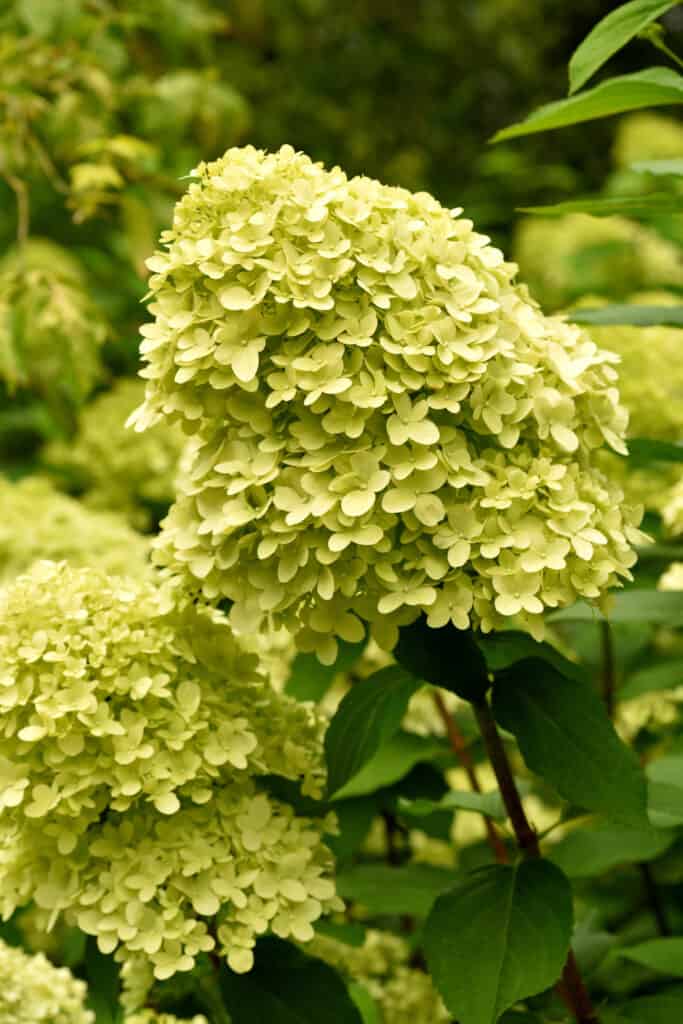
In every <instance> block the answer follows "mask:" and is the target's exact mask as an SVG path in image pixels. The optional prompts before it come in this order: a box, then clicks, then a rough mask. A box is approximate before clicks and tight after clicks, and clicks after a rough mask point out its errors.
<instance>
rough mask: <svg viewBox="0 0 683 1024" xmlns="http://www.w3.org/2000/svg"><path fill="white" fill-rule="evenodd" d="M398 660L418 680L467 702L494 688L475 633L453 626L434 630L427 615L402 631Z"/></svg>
mask: <svg viewBox="0 0 683 1024" xmlns="http://www.w3.org/2000/svg"><path fill="white" fill-rule="evenodd" d="M394 657H395V658H396V660H397V661H398V662H399V664H400V665H403V666H404V668H406V669H408V671H409V672H412V673H413V675H415V676H417V678H418V679H423V680H425V682H428V683H432V684H433V685H434V686H441V687H443V689H444V690H450V691H451V692H452V693H457V695H458V696H459V697H462V698H463V700H481V698H482V697H483V696H484V695H485V694H486V691H487V690H488V689H489V686H490V683H489V678H488V671H487V668H486V661H485V660H484V656H483V654H482V653H481V651H480V650H479V647H478V645H477V641H476V639H475V637H474V633H473V632H472V631H471V630H463V629H456V628H455V626H453V625H450V624H449V625H447V626H442V627H441V628H440V629H430V627H429V626H428V625H427V620H426V618H425V616H424V615H423V616H421V617H420V618H419V619H418V620H417V622H413V623H412V624H411V625H410V626H404V627H403V628H402V629H401V631H400V636H399V641H398V645H397V646H396V650H395V651H394Z"/></svg>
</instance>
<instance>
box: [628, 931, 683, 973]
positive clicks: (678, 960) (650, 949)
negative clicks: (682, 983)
mask: <svg viewBox="0 0 683 1024" xmlns="http://www.w3.org/2000/svg"><path fill="white" fill-rule="evenodd" d="M619 956H622V957H624V959H626V960H633V961H634V963H637V964H642V965H643V967H651V968H652V970H653V971H662V972H663V973H664V974H671V975H673V976H674V977H675V978H683V938H666V939H650V940H649V941H648V942H641V943H639V944H638V945H637V946H629V948H628V949H620V950H619Z"/></svg>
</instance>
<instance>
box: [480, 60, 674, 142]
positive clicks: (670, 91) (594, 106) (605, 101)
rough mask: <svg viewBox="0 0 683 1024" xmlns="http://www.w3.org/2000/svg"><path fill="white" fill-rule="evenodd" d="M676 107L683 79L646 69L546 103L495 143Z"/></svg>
mask: <svg viewBox="0 0 683 1024" xmlns="http://www.w3.org/2000/svg"><path fill="white" fill-rule="evenodd" d="M673 103H683V77H681V75H678V74H677V73H676V72H675V71H672V70H671V68H667V67H652V68H645V70H643V71H636V72H634V73H633V74H630V75H618V76H617V77H616V78H609V79H607V81H606V82H601V83H600V85H596V86H595V88H593V89H587V90H586V91H585V92H582V93H579V94H578V95H577V96H570V97H569V98H568V99H564V100H557V101H556V102H555V103H547V104H545V105H544V106H542V107H539V108H538V110H535V111H533V113H531V114H529V116H528V117H527V118H526V120H524V121H520V122H519V123H518V124H513V125H510V126H509V127H508V128H503V129H502V130H501V131H499V132H497V133H496V135H494V136H493V140H492V141H493V142H503V140H505V139H515V138H518V137H519V136H521V135H533V134H535V133H536V132H546V131H549V130H551V129H554V128H564V127H565V126H567V125H570V124H580V123H581V122H583V121H594V120H596V119H598V118H601V117H610V116H611V115H612V114H622V113H624V112H625V111H627V110H639V109H642V108H643V107H657V106H665V105H667V104H673Z"/></svg>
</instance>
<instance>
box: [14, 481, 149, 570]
mask: <svg viewBox="0 0 683 1024" xmlns="http://www.w3.org/2000/svg"><path fill="white" fill-rule="evenodd" d="M0 508H1V509H2V515H0V584H2V583H4V582H7V581H9V580H12V579H14V578H15V577H16V576H18V575H19V574H20V573H23V572H26V570H27V569H29V568H30V566H31V565H32V563H33V562H36V561H38V560H40V559H46V558H47V559H53V560H55V561H56V560H58V561H61V560H62V559H64V560H65V561H67V562H68V563H69V564H70V565H73V566H77V567H82V566H87V565H93V566H96V567H97V568H99V569H102V570H103V571H105V572H112V573H123V572H125V573H127V574H128V575H131V576H146V575H151V574H152V572H153V567H152V566H151V564H150V561H149V540H147V538H145V537H142V536H141V535H140V534H139V533H136V532H135V530H133V529H131V527H130V526H129V525H128V523H127V522H126V521H125V520H124V519H122V518H121V517H120V516H118V515H116V514H115V513H109V512H95V511H93V510H91V509H88V508H86V507H85V506H84V505H83V504H82V503H81V502H80V501H77V500H76V499H75V498H69V497H67V495H65V494H61V493H60V492H59V491H58V490H56V488H55V487H53V485H52V484H51V483H50V481H49V480H47V479H44V478H43V477H37V476H27V477H24V478H23V479H22V480H19V481H17V482H16V483H12V482H11V481H9V480H6V479H3V478H2V477H0Z"/></svg>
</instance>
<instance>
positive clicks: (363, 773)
mask: <svg viewBox="0 0 683 1024" xmlns="http://www.w3.org/2000/svg"><path fill="white" fill-rule="evenodd" d="M439 757H445V758H446V760H450V759H451V757H452V755H451V754H450V751H449V748H448V746H447V744H446V743H444V742H443V741H442V740H439V739H437V738H436V737H433V736H418V735H416V734H415V733H412V732H397V733H396V734H395V735H394V736H391V737H390V738H389V739H388V740H386V741H385V742H384V743H382V745H381V747H380V748H379V750H378V751H377V753H376V754H375V755H374V756H373V757H371V758H370V760H369V761H366V762H365V764H364V765H363V767H362V768H361V770H360V771H359V772H358V773H357V774H356V775H354V776H353V777H352V778H351V779H349V781H348V782H347V783H346V784H345V785H344V786H342V787H341V789H338V790H337V791H336V792H335V795H334V798H335V800H346V799H347V798H348V797H356V796H364V795H365V794H367V793H374V792H375V791H376V790H378V789H381V788H382V787H384V786H390V785H391V784H392V783H394V782H398V780H399V779H402V778H404V776H406V775H407V774H408V772H409V771H410V770H411V768H414V767H415V765H416V764H420V763H421V762H425V763H426V762H429V761H432V760H433V759H435V758H439Z"/></svg>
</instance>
